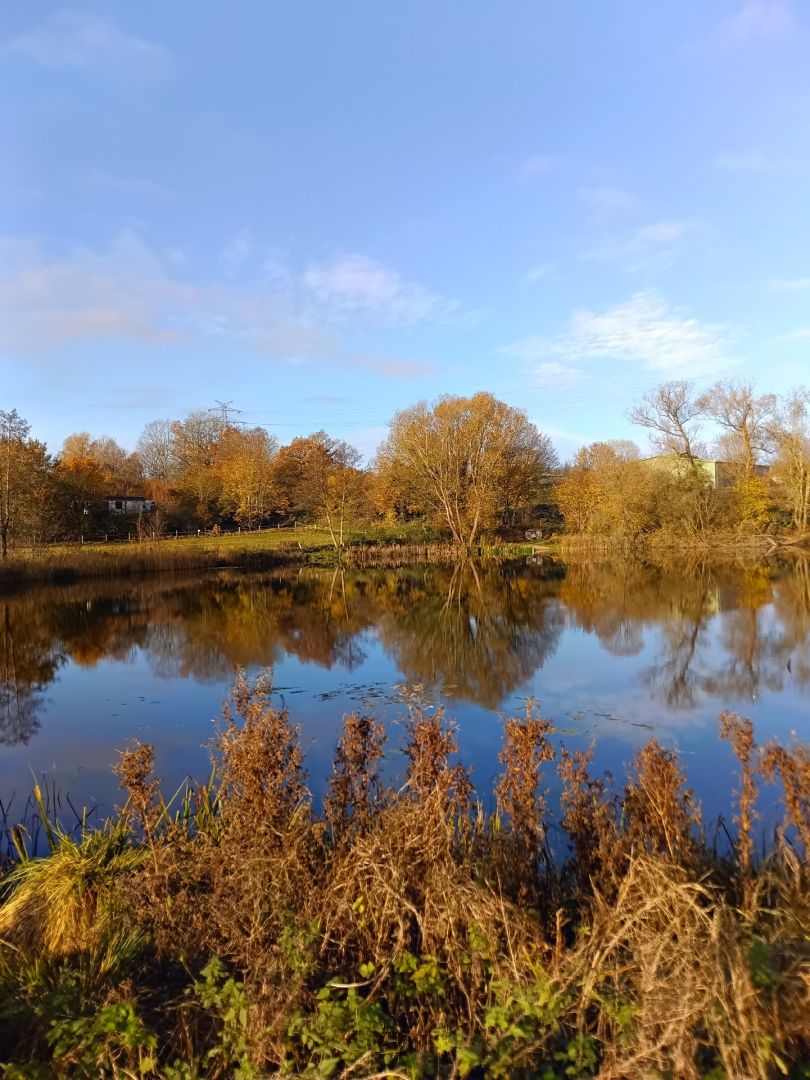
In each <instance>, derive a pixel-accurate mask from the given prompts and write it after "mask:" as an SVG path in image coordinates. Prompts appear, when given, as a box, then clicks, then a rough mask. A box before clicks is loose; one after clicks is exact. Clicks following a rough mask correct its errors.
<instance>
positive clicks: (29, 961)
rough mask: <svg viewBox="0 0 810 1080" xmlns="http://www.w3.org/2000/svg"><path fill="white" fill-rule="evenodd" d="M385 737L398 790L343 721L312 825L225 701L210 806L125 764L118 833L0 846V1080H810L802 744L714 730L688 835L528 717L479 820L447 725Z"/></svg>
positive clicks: (294, 765) (275, 722)
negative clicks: (721, 790) (771, 797)
mask: <svg viewBox="0 0 810 1080" xmlns="http://www.w3.org/2000/svg"><path fill="white" fill-rule="evenodd" d="M404 721H405V723H404V731H405V744H404V747H403V750H404V759H403V760H404V762H405V773H404V779H403V782H402V784H401V786H399V787H396V788H392V787H390V786H386V784H384V783H383V780H382V776H381V772H380V768H381V765H382V762H383V759H384V757H385V755H386V732H385V730H384V728H383V726H382V725H381V724H380V723H379V722H378V721H377V720H376V719H375V718H374V717H373V716H370V715H365V714H352V715H349V716H346V717H345V718H344V721H343V730H342V734H341V736H340V739H339V740H338V743H337V746H336V750H335V757H334V764H333V767H332V774H331V777H330V779H329V784H328V790H327V793H326V796H325V798H324V801H323V806H322V807H316V806H315V805H314V803H313V799H312V798H311V796H310V794H309V792H308V789H307V773H306V761H305V757H304V753H303V751H302V747H301V740H300V735H299V731H298V728H297V726H296V725H295V723H294V722H293V721H292V720H291V718H290V717H289V715H288V714H287V712H286V711H284V710H282V709H279V708H277V707H276V706H275V705H274V699H273V698H272V685H271V683H270V681H269V678H267V677H263V678H261V679H260V680H259V681H258V682H257V683H255V684H252V685H251V684H249V683H248V682H247V681H246V680H245V678H244V676H241V675H240V676H239V678H238V679H237V682H236V684H235V686H234V689H233V692H232V696H231V699H230V701H229V702H228V704H227V705H226V707H225V710H224V714H223V718H222V722H221V725H220V726H219V729H218V732H217V735H216V738H215V740H214V742H213V746H212V756H213V761H212V773H211V776H210V778H209V780H208V781H207V782H206V783H205V784H200V785H189V786H188V787H187V788H186V789H185V790H183V791H182V792H180V793H179V794H178V795H177V796H176V798H175V799H174V800H169V801H168V802H167V801H165V800H164V799H163V797H162V796H161V789H160V784H159V781H158V780H157V778H156V777H155V775H154V766H155V761H154V751H153V749H152V747H150V746H148V745H143V744H133V745H132V746H131V747H129V748H127V749H126V750H124V751H123V752H122V753H121V756H120V760H119V763H118V765H117V767H116V770H117V772H118V775H119V778H120V780H121V784H122V787H123V789H124V792H125V796H124V798H123V800H122V801H123V805H122V808H121V810H120V812H119V814H118V815H117V817H116V818H115V820H113V821H110V822H108V823H107V824H106V825H105V826H104V827H102V828H97V829H93V830H91V829H84V830H82V831H81V833H80V834H79V835H76V834H75V832H65V831H62V830H61V829H60V827H59V826H58V824H57V823H55V822H53V821H50V822H49V823H48V825H47V835H48V839H49V842H50V845H51V852H50V854H49V855H48V856H47V857H45V858H34V857H31V855H30V854H29V853H28V847H27V844H26V836H25V833H24V830H18V832H17V834H16V835H17V846H18V858H17V860H16V862H15V864H14V866H13V867H12V868H11V869H10V870H9V872H8V873H7V875H6V877H5V879H4V881H3V884H2V904H0V982H2V995H0V1011H1V1012H2V1023H0V1060H2V1061H5V1062H6V1066H5V1069H6V1072H5V1075H6V1076H9V1077H34V1076H43V1077H44V1076H49V1077H50V1076H56V1077H63V1076H64V1077H73V1076H78V1077H99V1076H115V1077H168V1078H170V1080H171V1078H174V1080H181V1078H186V1080H188V1078H192V1077H222V1078H225V1077H241V1078H245V1077H265V1076H275V1075H288V1076H290V1075H296V1076H312V1077H371V1076H380V1077H382V1076H398V1077H436V1076H438V1077H460V1076H472V1077H490V1076H491V1077H541V1078H544V1080H558V1078H559V1080H564V1078H577V1077H582V1078H584V1077H603V1078H617V1080H618V1078H620V1077H621V1078H624V1077H627V1078H639V1080H641V1078H645V1080H646V1078H652V1077H657V1078H665V1077H673V1078H675V1077H677V1078H685V1080H698V1078H703V1080H720V1078H723V1077H725V1078H728V1080H742V1078H757V1080H767V1078H770V1077H777V1076H788V1077H794V1078H798V1077H801V1076H807V1075H808V1066H809V1065H810V862H809V861H808V846H807V845H808V843H810V750H809V749H808V747H806V746H804V745H801V744H796V745H790V746H776V745H767V746H759V745H758V744H757V742H756V740H755V736H754V731H753V728H752V726H751V724H750V722H749V721H746V720H744V719H741V718H740V717H738V716H736V715H733V714H724V715H723V717H722V718H721V723H720V735H721V737H722V738H724V739H725V740H727V741H728V742H729V743H730V744H731V746H732V748H733V749H734V752H735V754H736V756H737V760H738V762H739V781H738V790H737V791H736V792H735V794H734V805H735V811H734V816H735V820H734V822H729V823H724V826H723V828H721V829H711V830H710V829H707V828H706V826H705V825H704V824H703V823H702V821H701V816H700V808H699V806H698V805H697V802H696V800H695V799H694V797H693V795H692V793H691V792H690V791H689V789H688V787H687V785H686V781H685V778H684V775H683V771H682V769H681V765H680V763H679V761H678V759H677V756H676V755H675V754H674V753H672V752H671V751H669V750H667V749H665V748H664V747H662V746H660V745H659V744H658V743H656V742H655V741H650V742H649V743H648V744H647V745H646V746H645V747H644V748H643V749H642V750H641V751H640V752H639V754H638V755H637V757H636V759H635V761H634V763H633V765H632V767H631V769H630V771H629V773H628V776H627V777H626V778H625V780H624V782H623V783H621V784H614V783H613V782H612V781H611V780H610V779H609V778H607V777H599V776H596V775H594V774H593V772H592V768H591V753H590V752H589V751H582V750H578V751H571V750H568V749H565V748H564V747H563V748H559V747H558V746H557V745H556V743H555V740H553V739H552V738H551V733H552V729H551V725H550V723H549V722H548V721H547V720H546V719H544V718H543V717H542V716H540V715H539V714H538V713H537V712H536V710H534V709H533V708H529V710H528V711H527V713H526V715H524V716H518V717H512V718H509V719H507V720H505V722H504V734H503V746H502V750H501V753H500V756H499V762H500V768H501V772H500V776H499V778H498V780H497V783H496V785H495V788H494V791H493V793H492V808H491V809H490V810H485V808H484V806H483V805H482V803H481V802H480V801H479V797H478V796H480V795H481V793H480V792H479V793H478V795H477V794H476V792H475V790H474V788H473V784H472V781H471V777H470V774H469V771H468V770H467V768H466V767H465V766H464V764H463V763H462V762H460V761H459V760H458V752H457V751H458V747H457V741H456V733H455V728H454V725H453V722H452V720H450V719H449V718H448V717H447V716H446V715H445V714H444V712H443V710H442V709H441V708H438V709H436V708H432V707H429V706H427V705H426V704H425V703H424V702H423V701H422V700H421V699H420V696H419V694H418V691H415V692H414V693H413V695H412V696H411V697H410V698H409V699H408V704H407V711H406V715H405V717H404ZM555 772H556V774H557V775H558V776H559V779H560V782H561V784H562V796H561V799H560V803H559V810H558V812H556V813H555V812H553V811H552V807H551V806H550V804H549V802H548V800H547V797H546V794H545V790H546V787H547V785H548V783H549V781H550V778H551V776H552V774H553V773H555ZM765 784H767V785H769V788H768V790H769V791H772V790H774V788H776V789H777V790H778V791H779V792H780V793H781V799H782V807H783V815H782V818H781V820H780V822H779V824H778V825H777V827H776V828H775V830H774V831H773V834H772V835H771V838H770V841H769V842H768V843H767V844H763V843H762V842H761V841H760V840H759V839H758V838H759V837H760V835H761V830H760V829H759V828H758V825H757V813H758V808H759V801H760V796H761V792H762V786H763V785H765ZM40 809H41V811H42V814H43V816H44V817H46V818H47V814H46V808H45V807H44V806H40ZM718 838H723V842H722V843H721V842H720V840H719V839H718Z"/></svg>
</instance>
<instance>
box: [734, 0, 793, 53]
mask: <svg viewBox="0 0 810 1080" xmlns="http://www.w3.org/2000/svg"><path fill="white" fill-rule="evenodd" d="M796 29H797V20H796V12H795V10H794V7H793V4H792V3H791V2H790V0H743V2H742V3H740V4H739V5H738V7H737V9H736V11H735V12H734V13H733V15H732V16H731V17H730V18H729V19H727V20H726V21H725V22H724V23H722V24H721V26H720V31H719V32H720V37H721V39H722V40H724V41H726V42H728V43H729V44H732V45H746V44H748V43H749V42H757V41H783V40H786V39H788V38H790V37H791V36H792V35H793V34H794V32H795V31H796Z"/></svg>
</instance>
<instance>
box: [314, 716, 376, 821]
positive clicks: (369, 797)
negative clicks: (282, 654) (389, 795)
mask: <svg viewBox="0 0 810 1080" xmlns="http://www.w3.org/2000/svg"><path fill="white" fill-rule="evenodd" d="M384 757H385V728H384V727H383V725H382V724H381V723H380V722H379V721H378V720H375V719H374V717H373V716H364V715H360V714H358V713H349V714H348V715H347V716H345V717H344V718H343V734H342V735H341V737H340V739H339V740H338V745H337V749H336V750H335V760H334V763H333V765H332V775H331V777H330V778H329V790H328V794H327V795H326V798H325V799H324V813H325V815H326V819H327V821H328V822H329V826H330V828H331V830H332V835H333V836H334V838H335V840H337V841H339V840H342V839H344V838H345V837H346V836H347V834H353V833H357V832H367V831H368V828H369V826H370V824H371V822H372V820H373V818H374V816H375V815H376V814H377V813H378V812H379V810H380V809H381V807H382V783H381V781H380V776H379V766H380V762H381V761H382V760H383V758H384Z"/></svg>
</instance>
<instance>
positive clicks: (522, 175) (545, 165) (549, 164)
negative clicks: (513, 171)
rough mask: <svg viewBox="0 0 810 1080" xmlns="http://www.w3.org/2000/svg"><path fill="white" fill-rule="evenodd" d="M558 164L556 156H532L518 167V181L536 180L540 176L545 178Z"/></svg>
mask: <svg viewBox="0 0 810 1080" xmlns="http://www.w3.org/2000/svg"><path fill="white" fill-rule="evenodd" d="M558 162H559V158H558V157H557V155H556V154H532V155H531V156H530V157H527V158H526V160H525V161H524V162H522V164H521V165H520V168H519V169H518V180H536V179H537V178H538V177H540V176H547V175H548V174H549V173H550V172H551V171H552V170H553V169H554V168H555V167H556V165H557V163H558Z"/></svg>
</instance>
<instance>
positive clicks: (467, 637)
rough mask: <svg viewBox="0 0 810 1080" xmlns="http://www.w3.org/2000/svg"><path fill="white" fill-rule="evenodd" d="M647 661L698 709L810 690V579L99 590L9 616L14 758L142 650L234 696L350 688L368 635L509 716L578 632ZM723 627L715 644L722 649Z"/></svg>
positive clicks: (61, 596) (619, 576)
mask: <svg viewBox="0 0 810 1080" xmlns="http://www.w3.org/2000/svg"><path fill="white" fill-rule="evenodd" d="M566 623H568V624H569V625H573V626H576V627H578V628H581V629H583V630H586V631H587V632H589V633H593V634H596V635H597V636H598V638H599V640H600V642H601V644H602V645H603V647H604V648H605V649H606V650H608V651H609V652H611V653H612V654H614V655H617V656H633V655H637V654H638V653H639V652H640V650H641V648H642V646H643V643H644V640H645V638H646V637H647V635H648V634H649V632H650V631H652V630H656V631H657V636H656V641H657V642H660V651H659V654H658V656H657V658H656V661H655V663H653V664H652V665H650V666H649V667H648V668H647V669H646V670H645V672H644V674H643V676H642V678H643V680H644V683H645V684H646V685H647V686H648V687H649V688H650V690H651V692H652V695H653V696H654V697H655V698H657V699H658V700H660V701H663V702H665V703H666V704H667V705H669V706H671V707H676V708H692V707H694V705H695V704H696V702H697V699H698V697H699V696H700V695H701V694H710V695H713V696H716V697H718V698H725V699H728V698H733V697H745V696H749V697H751V696H755V695H756V694H758V693H759V692H760V691H761V690H762V689H769V690H778V689H779V688H780V687H781V686H782V685H784V684H788V683H792V684H793V685H798V686H802V687H807V686H810V562H808V561H797V562H796V564H795V565H791V566H788V567H786V566H778V567H768V566H759V567H724V568H716V567H710V566H707V565H700V564H695V565H692V566H688V567H685V566H683V565H680V566H673V567H666V566H656V567H650V566H645V565H642V564H640V563H632V562H630V563H627V564H622V565H613V566H610V565H607V564H604V563H591V564H588V563H576V564H570V565H568V566H567V568H566V570H565V572H564V573H563V571H562V568H561V567H560V566H559V564H558V565H557V566H556V568H555V567H553V566H552V568H551V572H547V571H546V570H544V569H543V568H542V567H525V566H522V565H517V564H506V565H502V564H497V563H494V562H484V563H479V564H475V563H466V564H459V565H457V566H455V567H443V566H424V567H418V568H409V569H403V570H378V571H373V570H372V571H364V572H360V571H346V572H342V571H334V572H333V571H317V570H307V569H303V570H300V571H298V572H289V573H282V574H275V575H266V574H265V575H243V574H235V573H227V572H225V573H222V574H219V575H213V576H211V575H208V576H204V575H203V576H199V577H194V578H171V579H160V578H153V579H148V580H143V581H138V582H126V583H120V582H119V583H112V582H95V583H89V582H88V583H83V584H81V585H77V586H71V587H67V588H63V589H58V588H49V589H34V590H26V591H24V592H21V593H18V594H15V595H11V596H8V597H6V598H3V599H2V600H0V742H5V743H13V742H20V741H26V740H27V739H29V738H30V737H31V735H32V734H33V733H34V732H35V731H36V730H37V727H38V725H39V716H40V713H41V709H42V702H43V695H44V692H45V690H46V688H47V686H48V685H49V683H51V682H52V681H53V679H54V678H55V676H56V672H57V669H58V668H59V666H60V665H61V664H62V663H64V662H65V661H66V660H67V659H70V660H72V661H73V662H74V663H77V664H80V665H83V666H88V667H90V666H93V665H94V664H96V663H98V662H99V661H100V660H102V659H107V658H112V659H117V660H119V661H127V660H129V659H131V658H132V657H133V655H134V654H135V652H136V651H137V650H141V651H142V653H143V655H145V656H146V658H147V660H148V662H149V663H150V665H151V667H152V670H153V671H154V672H155V673H156V674H157V675H159V676H161V677H166V678H174V677H177V676H181V677H183V676H191V677H194V678H196V679H199V680H223V679H227V678H229V677H230V674H231V672H232V671H233V669H234V667H235V666H237V665H241V666H245V667H254V666H265V665H273V664H274V662H277V661H278V659H279V658H280V657H281V656H282V655H284V654H289V655H292V656H295V657H297V658H298V659H299V660H301V661H304V662H306V663H313V664H317V665H320V666H322V667H331V666H332V665H334V664H340V665H342V666H344V667H346V668H347V669H349V670H353V669H355V668H357V667H358V666H359V665H360V664H361V663H362V662H363V660H364V659H365V655H366V648H367V641H368V634H367V632H368V630H369V629H370V628H376V632H377V634H378V635H379V639H380V641H381V643H382V645H383V647H384V649H385V650H386V651H387V652H388V654H389V655H390V656H391V657H392V659H393V660H394V661H395V662H396V664H397V665H398V667H399V668H400V670H401V671H402V673H403V676H404V678H405V679H406V680H407V681H409V682H421V683H423V684H425V685H427V686H441V687H442V688H444V689H445V690H446V691H447V692H448V693H449V694H451V695H453V696H455V697H456V698H458V699H459V700H468V701H472V702H476V703H478V704H480V705H483V706H485V707H488V708H496V707H497V706H498V704H499V703H500V702H501V701H502V700H503V698H504V697H505V696H506V695H508V694H509V693H510V692H512V691H514V690H515V689H516V688H518V687H519V686H521V685H522V684H523V683H525V682H526V681H527V680H528V679H529V678H530V677H531V676H532V675H533V674H534V672H535V671H537V670H538V669H539V668H540V667H541V666H542V665H543V664H544V663H545V662H546V661H547V660H548V658H549V657H550V656H551V654H552V653H553V651H554V650H555V648H556V646H557V642H558V640H559V636H560V633H561V632H562V629H563V627H564V625H565V624H566ZM710 624H711V631H715V630H716V632H710Z"/></svg>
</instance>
